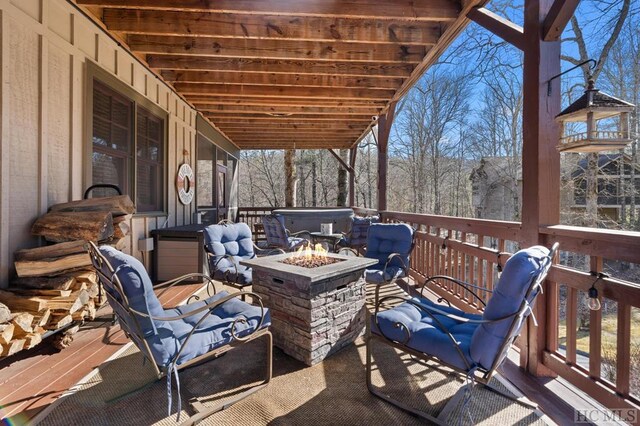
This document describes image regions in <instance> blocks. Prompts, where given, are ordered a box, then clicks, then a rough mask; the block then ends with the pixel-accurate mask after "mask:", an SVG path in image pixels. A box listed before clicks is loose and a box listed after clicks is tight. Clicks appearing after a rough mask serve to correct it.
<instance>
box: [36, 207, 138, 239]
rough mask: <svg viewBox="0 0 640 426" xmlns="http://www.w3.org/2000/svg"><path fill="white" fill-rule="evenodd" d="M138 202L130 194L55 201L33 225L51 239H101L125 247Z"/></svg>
mask: <svg viewBox="0 0 640 426" xmlns="http://www.w3.org/2000/svg"><path fill="white" fill-rule="evenodd" d="M134 212H135V206H134V205H133V202H132V201H131V199H130V198H129V196H127V195H118V196H116V197H104V198H90V199H88V200H80V201H72V202H70V203H63V204H55V205H53V206H51V208H50V209H49V212H48V213H47V214H45V215H44V216H41V217H40V218H38V220H36V222H35V223H34V224H33V226H32V227H31V233H32V234H33V235H39V236H42V237H44V238H45V239H46V240H47V241H50V242H54V243H61V242H65V241H77V240H85V241H98V242H100V243H101V244H110V245H113V246H114V247H116V248H117V249H121V248H122V247H123V246H124V242H125V237H126V236H127V234H128V233H129V219H130V218H131V214H133V213H134Z"/></svg>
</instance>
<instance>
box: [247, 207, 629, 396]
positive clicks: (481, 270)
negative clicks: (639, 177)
mask: <svg viewBox="0 0 640 426" xmlns="http://www.w3.org/2000/svg"><path fill="white" fill-rule="evenodd" d="M269 211H271V209H270V208H264V207H260V208H256V207H254V208H240V209H239V212H240V215H239V216H240V220H242V221H244V222H247V223H249V224H250V226H252V227H253V224H255V223H259V222H260V217H261V216H262V215H264V214H267V213H268V212H269ZM354 211H355V212H356V214H359V215H367V214H374V213H375V211H373V210H370V209H360V208H354ZM381 216H382V220H383V221H385V222H402V223H407V224H410V225H411V226H413V227H414V228H415V229H416V230H417V232H416V245H415V249H414V252H413V255H412V258H411V267H410V275H411V278H413V280H414V283H415V284H416V285H420V284H421V283H423V282H424V280H425V279H426V278H427V277H429V276H433V275H439V274H442V275H451V276H454V277H456V278H458V279H461V280H464V281H467V282H471V283H473V284H475V285H478V286H481V287H484V288H487V289H492V288H493V286H494V285H495V284H496V282H497V280H498V277H499V271H498V266H499V265H500V266H501V265H504V263H505V262H506V260H507V259H508V258H509V256H510V255H511V253H513V252H515V251H516V250H518V249H519V248H520V241H521V224H520V223H519V222H504V221H493V220H482V219H469V218H456V217H449V216H436V215H426V214H413V213H402V212H392V211H384V212H381ZM539 233H540V235H542V237H543V238H542V239H543V241H544V242H545V244H546V245H547V246H551V244H552V243H554V242H559V243H560V254H559V256H558V259H556V263H555V264H554V266H553V267H552V269H551V271H550V273H549V278H548V286H547V291H546V292H545V293H544V294H543V295H542V297H545V298H546V300H545V302H546V306H547V310H546V312H545V314H546V323H547V327H546V330H547V332H546V336H545V337H546V339H545V340H546V341H545V342H544V347H545V350H544V354H543V359H542V360H541V362H542V363H543V365H545V366H546V367H548V368H549V369H550V370H552V371H553V372H555V373H557V374H558V375H560V376H561V377H563V378H564V379H566V380H567V381H569V382H570V383H572V384H573V385H574V386H576V387H578V388H579V389H581V390H582V391H584V392H586V393H587V394H589V395H590V396H591V397H593V398H594V399H595V400H597V401H599V402H600V403H602V404H603V405H605V406H607V407H609V408H635V409H640V400H639V396H640V285H639V284H638V281H640V278H638V277H640V233H638V232H626V231H612V230H603V229H592V228H580V227H571V226H560V225H557V226H548V227H542V228H540V230H539ZM634 271H635V272H634ZM592 272H593V273H596V274H597V273H599V272H606V273H607V274H608V276H606V277H602V278H600V279H598V281H597V283H596V284H595V286H596V289H597V290H598V293H599V296H600V298H601V299H602V301H603V305H602V306H603V308H602V309H601V310H599V311H589V310H588V308H586V307H585V305H586V300H588V299H587V298H586V293H587V292H588V290H589V288H590V287H591V286H592V284H593V282H594V281H595V279H596V278H597V276H594V275H592ZM634 273H635V275H634ZM435 291H436V293H437V294H438V295H440V296H445V297H447V299H449V300H450V301H451V302H452V303H453V304H454V305H456V306H458V307H459V308H461V309H465V310H468V311H480V310H481V304H480V303H479V302H477V301H476V300H474V299H473V298H472V297H471V296H470V295H469V294H467V293H466V292H465V291H463V290H462V289H460V288H459V287H458V286H455V285H453V284H451V283H450V282H442V283H438V285H437V287H436V288H435ZM488 294H489V293H488V292H480V296H481V297H482V298H483V299H484V300H485V301H486V300H487V299H488ZM585 319H586V321H585Z"/></svg>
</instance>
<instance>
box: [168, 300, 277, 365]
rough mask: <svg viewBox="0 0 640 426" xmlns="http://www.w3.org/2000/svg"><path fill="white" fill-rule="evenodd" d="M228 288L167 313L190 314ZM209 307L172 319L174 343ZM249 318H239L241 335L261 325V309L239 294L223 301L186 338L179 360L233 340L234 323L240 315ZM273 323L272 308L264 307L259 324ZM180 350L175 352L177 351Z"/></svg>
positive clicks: (186, 332)
mask: <svg viewBox="0 0 640 426" xmlns="http://www.w3.org/2000/svg"><path fill="white" fill-rule="evenodd" d="M228 295H229V293H228V292H226V291H223V292H220V293H218V294H216V295H214V296H212V297H210V298H208V299H206V300H204V301H198V302H194V303H190V304H188V305H183V306H178V307H177V308H173V309H167V310H165V316H167V317H168V316H178V315H183V314H188V313H189V312H192V311H194V310H196V309H198V308H200V307H202V306H204V304H205V303H214V302H215V301H217V300H219V299H221V298H223V297H225V296H228ZM207 313H208V311H203V312H199V313H197V314H195V315H193V316H190V317H187V318H185V319H183V320H178V321H171V322H170V323H171V326H172V327H173V332H174V336H175V339H176V343H177V344H176V345H175V347H176V348H178V347H179V346H180V345H182V344H183V343H184V342H185V340H186V338H187V336H188V335H189V333H190V332H191V330H193V327H195V326H196V324H197V323H198V321H200V320H201V319H202V317H203V316H205V315H207ZM239 316H240V317H244V318H246V320H247V321H246V322H237V323H236V328H235V332H236V335H237V336H239V337H242V336H245V335H247V334H249V333H251V332H252V331H253V330H255V329H256V327H258V325H259V323H260V318H261V310H260V307H259V306H253V305H250V304H248V303H246V302H243V301H242V300H240V299H239V298H233V299H230V300H228V301H226V302H225V303H223V304H222V305H220V306H218V307H216V308H214V309H213V312H212V313H211V314H210V315H209V316H208V317H207V318H205V319H204V320H203V321H202V323H201V324H200V325H199V326H198V329H197V330H196V331H195V332H194V334H193V336H192V337H191V338H190V339H189V340H188V341H187V342H186V346H185V348H184V350H183V351H182V353H181V354H180V357H179V358H178V361H177V364H178V365H180V364H183V363H185V362H187V361H189V360H191V359H193V358H196V357H198V356H200V355H203V354H206V353H208V352H210V351H211V350H213V349H216V348H219V347H221V346H224V345H226V344H228V343H230V342H231V340H232V339H233V336H232V335H231V325H232V323H233V321H234V319H235V318H237V317H239ZM269 325H271V316H270V313H269V310H268V309H267V308H265V319H264V322H263V323H262V325H261V326H260V328H261V329H262V328H266V327H268V326H269ZM176 353H177V352H174V353H173V355H175V354H176Z"/></svg>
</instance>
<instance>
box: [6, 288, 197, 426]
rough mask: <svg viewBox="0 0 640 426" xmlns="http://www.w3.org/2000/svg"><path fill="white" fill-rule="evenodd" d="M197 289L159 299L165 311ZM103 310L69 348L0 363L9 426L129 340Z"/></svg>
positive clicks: (42, 348)
mask: <svg viewBox="0 0 640 426" xmlns="http://www.w3.org/2000/svg"><path fill="white" fill-rule="evenodd" d="M201 287H202V284H192V285H182V286H176V287H174V288H172V289H170V290H169V291H167V293H166V294H164V295H163V296H162V297H161V298H160V300H161V302H162V303H163V305H165V306H172V305H177V304H178V303H180V302H182V301H184V300H186V299H187V298H188V297H189V296H191V295H192V294H193V293H194V292H195V291H197V290H198V289H199V288H201ZM110 321H111V310H110V309H109V308H108V306H107V307H103V308H102V309H101V310H100V311H98V317H97V320H96V321H94V322H92V323H89V324H87V325H85V326H83V327H82V328H81V330H80V331H79V332H78V333H76V334H75V335H74V341H73V342H72V343H71V345H70V346H69V347H68V348H66V349H64V350H62V351H59V352H58V351H56V350H55V349H54V348H53V347H52V346H51V345H50V344H48V342H46V341H45V342H43V343H42V344H40V345H38V346H36V347H35V348H33V349H31V350H28V351H23V352H20V353H18V354H16V355H15V356H13V357H9V358H7V359H3V360H1V361H0V415H1V416H2V419H3V421H7V419H8V423H9V424H13V425H23V424H29V422H30V420H31V419H33V418H34V417H35V416H36V415H37V414H38V413H39V412H41V411H42V410H44V409H45V408H46V407H47V406H48V405H49V404H51V403H52V402H53V401H55V399H56V398H58V397H59V396H60V395H62V394H63V393H64V392H66V391H67V390H68V389H69V388H71V387H72V386H74V385H76V384H77V383H78V382H79V381H80V380H82V379H83V378H84V377H85V376H87V375H88V374H89V373H90V372H91V371H92V370H93V369H94V368H96V367H98V366H99V365H100V364H101V363H103V362H104V361H105V360H107V359H108V358H109V357H110V356H112V355H113V354H114V353H116V352H117V351H118V350H119V349H121V348H122V347H123V346H124V345H125V344H126V343H127V342H128V341H129V339H127V338H126V337H125V335H124V333H123V332H122V331H121V330H120V327H119V326H112V325H111V322H110Z"/></svg>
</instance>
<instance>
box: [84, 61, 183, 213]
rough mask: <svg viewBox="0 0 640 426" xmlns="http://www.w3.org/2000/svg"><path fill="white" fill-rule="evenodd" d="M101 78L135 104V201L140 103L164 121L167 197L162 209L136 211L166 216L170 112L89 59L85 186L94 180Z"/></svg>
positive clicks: (166, 188) (131, 179)
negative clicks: (95, 100) (97, 84)
mask: <svg viewBox="0 0 640 426" xmlns="http://www.w3.org/2000/svg"><path fill="white" fill-rule="evenodd" d="M94 80H98V81H99V82H100V83H101V84H103V85H104V86H106V87H108V88H109V89H111V90H113V91H115V92H117V93H118V94H119V95H121V96H123V97H125V98H127V99H128V100H130V101H131V102H132V104H133V109H132V115H133V117H132V118H131V124H132V126H133V127H132V138H133V140H132V162H133V164H132V167H131V172H132V173H131V174H130V176H129V182H128V184H129V187H130V188H131V191H130V194H129V195H130V196H132V198H133V202H134V204H136V203H137V190H138V188H137V176H138V160H137V155H136V152H137V151H136V149H137V139H138V137H137V128H138V106H141V107H142V108H144V109H146V110H147V111H149V112H150V113H152V114H153V115H156V116H157V117H159V118H161V119H162V120H163V121H164V125H163V126H162V127H163V141H162V145H163V149H164V158H163V160H162V163H163V167H164V176H163V183H162V193H163V195H164V197H163V198H164V199H163V201H162V210H157V211H148V212H136V213H135V216H163V215H167V214H168V212H169V176H171V171H170V170H169V111H167V110H165V109H164V108H162V107H160V106H159V105H158V104H156V103H155V102H153V101H151V100H150V99H148V98H146V97H145V96H143V95H142V94H140V93H138V92H137V91H136V90H135V89H134V88H133V87H131V86H129V85H128V84H126V83H125V82H123V81H121V80H120V79H119V78H118V77H116V76H115V75H113V74H111V73H110V72H108V71H106V70H105V69H103V68H101V67H100V66H99V65H98V64H96V63H95V62H92V61H89V60H87V62H86V73H85V103H84V105H85V108H84V110H85V116H84V124H85V126H84V127H85V132H84V141H85V143H84V144H83V147H84V167H83V179H82V180H83V186H84V188H88V187H89V185H91V184H92V181H93V164H92V155H93V85H94V84H93V82H94Z"/></svg>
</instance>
